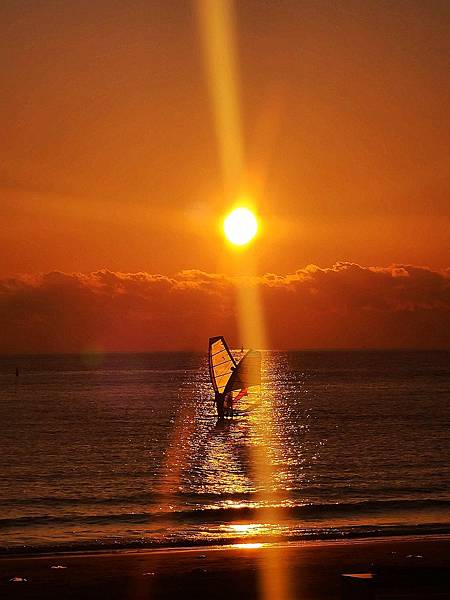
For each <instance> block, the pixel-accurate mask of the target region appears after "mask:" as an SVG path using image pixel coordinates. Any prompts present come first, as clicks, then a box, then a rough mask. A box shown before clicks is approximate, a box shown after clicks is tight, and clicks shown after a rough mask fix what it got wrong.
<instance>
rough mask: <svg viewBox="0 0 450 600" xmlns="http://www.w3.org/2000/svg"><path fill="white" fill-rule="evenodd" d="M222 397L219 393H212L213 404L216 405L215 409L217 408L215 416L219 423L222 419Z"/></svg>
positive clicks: (223, 399)
mask: <svg viewBox="0 0 450 600" xmlns="http://www.w3.org/2000/svg"><path fill="white" fill-rule="evenodd" d="M224 401H225V398H224V395H223V394H221V393H220V392H214V402H215V404H216V408H217V416H218V417H219V421H223V419H224V414H225V413H224V408H223V405H224Z"/></svg>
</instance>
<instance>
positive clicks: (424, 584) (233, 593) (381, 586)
mask: <svg viewBox="0 0 450 600" xmlns="http://www.w3.org/2000/svg"><path fill="white" fill-rule="evenodd" d="M275 557H277V558H278V559H280V558H281V561H280V562H281V565H282V568H283V570H284V573H285V575H286V576H287V578H288V581H289V582H290V589H291V597H292V598H296V599H302V600H312V599H322V600H323V599H330V600H331V599H338V598H340V597H341V574H342V573H366V572H372V573H375V574H376V587H375V598H411V599H412V598H414V599H415V600H417V599H419V598H420V599H424V600H425V599H426V600H429V599H430V600H432V599H438V598H439V599H440V600H442V599H444V598H448V599H450V536H439V537H430V536H426V537H425V536H424V537H415V538H383V539H374V540H367V539H366V540H352V541H335V542H334V541H327V542H304V543H288V544H283V545H278V546H273V545H267V546H263V547H259V548H247V547H239V546H232V547H204V548H180V549H167V550H139V551H117V552H97V553H76V554H56V555H45V556H44V555H41V556H14V557H13V556H9V557H2V558H0V598H2V600H3V599H5V600H6V599H7V600H9V599H11V600H15V599H16V598H17V599H30V598H33V599H38V600H41V599H42V600H44V599H45V600H65V599H69V600H72V599H73V600H75V599H77V600H91V599H92V600H94V599H95V600H99V599H101V598H108V599H111V600H118V599H139V600H140V599H144V598H151V599H155V598H158V599H159V598H161V599H175V598H177V599H178V598H183V599H187V598H193V599H196V600H202V599H205V600H206V599H208V600H211V598H213V599H219V600H221V599H227V600H230V599H232V600H237V599H240V598H263V597H264V596H263V595H262V593H261V587H262V579H263V578H262V573H263V571H264V570H266V576H268V577H269V578H270V577H271V573H270V565H271V564H273V563H275V562H277V561H276V560H274V561H272V558H275ZM52 567H65V568H52ZM267 569H269V571H267ZM15 577H18V578H25V579H26V580H27V581H23V582H12V581H10V580H11V579H13V578H15Z"/></svg>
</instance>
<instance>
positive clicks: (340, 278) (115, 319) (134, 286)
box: [0, 262, 450, 353]
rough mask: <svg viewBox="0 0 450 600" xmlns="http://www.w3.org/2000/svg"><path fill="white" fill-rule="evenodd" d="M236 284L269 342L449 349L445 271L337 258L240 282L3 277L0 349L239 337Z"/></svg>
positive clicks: (222, 278)
mask: <svg viewBox="0 0 450 600" xmlns="http://www.w3.org/2000/svg"><path fill="white" fill-rule="evenodd" d="M239 286H240V287H241V290H242V289H244V290H245V289H249V288H251V289H252V297H254V296H256V297H259V298H260V302H261V306H262V313H263V315H264V319H265V325H266V333H267V340H268V345H269V346H270V347H273V348H353V347H382V348H405V347H409V348H442V347H449V346H450V341H449V340H450V336H449V331H450V270H441V271H435V270H432V269H429V268H425V267H417V266H411V265H394V266H390V267H386V268H385V267H363V266H361V265H358V264H355V263H349V262H341V263H337V264H335V265H334V266H333V267H330V268H320V267H317V266H315V265H309V266H307V267H306V268H304V269H300V270H298V271H296V272H295V273H290V274H286V275H277V274H266V275H264V276H262V277H249V278H245V279H238V278H233V277H228V276H226V275H221V274H211V273H204V272H202V271H197V270H189V271H182V272H181V273H179V274H178V275H177V276H176V277H168V276H165V275H155V274H149V273H114V272H111V271H107V270H101V271H97V272H94V273H90V274H82V273H62V272H52V273H46V274H41V275H29V276H22V277H17V278H9V279H3V280H0V331H1V334H0V352H1V353H16V352H17V353H20V352H30V353H31V352H84V351H88V350H90V349H101V350H134V351H141V350H142V351H145V350H175V349H179V350H188V349H204V348H205V345H206V343H207V338H208V337H209V336H210V335H216V334H220V333H223V334H225V335H226V336H227V337H228V338H230V339H231V341H232V343H235V344H240V343H241V340H240V337H239V331H238V320H237V314H238V307H237V304H236V303H237V301H238V298H239V297H242V292H241V295H239V294H238V293H237V292H238V287H239ZM255 291H256V294H255ZM244 293H245V291H244ZM244 343H246V341H245V340H244Z"/></svg>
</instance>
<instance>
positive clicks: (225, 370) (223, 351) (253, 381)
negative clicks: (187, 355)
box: [209, 336, 261, 400]
mask: <svg viewBox="0 0 450 600" xmlns="http://www.w3.org/2000/svg"><path fill="white" fill-rule="evenodd" d="M209 373H210V376H211V381H212V384H213V387H214V391H215V392H219V393H220V394H228V393H229V392H235V391H237V392H239V393H238V394H237V396H236V398H235V400H236V399H239V398H240V397H242V396H244V395H245V394H246V393H247V390H248V388H249V387H251V386H254V385H261V353H260V352H257V351H256V350H249V351H248V352H247V353H246V354H245V355H244V356H243V358H242V359H241V360H240V361H239V363H236V361H235V359H234V358H233V355H232V354H231V352H230V349H229V348H228V345H227V343H226V341H225V338H224V337H222V336H216V337H212V338H210V339H209Z"/></svg>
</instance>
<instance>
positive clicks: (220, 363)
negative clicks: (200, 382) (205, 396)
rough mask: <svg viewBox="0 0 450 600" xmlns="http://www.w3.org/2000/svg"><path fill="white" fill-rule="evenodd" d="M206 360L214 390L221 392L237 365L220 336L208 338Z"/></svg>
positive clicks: (223, 390)
mask: <svg viewBox="0 0 450 600" xmlns="http://www.w3.org/2000/svg"><path fill="white" fill-rule="evenodd" d="M208 361H209V374H210V376H211V382H212V384H213V388H214V391H215V392H219V393H220V394H223V393H224V392H225V388H226V386H227V384H228V382H229V380H230V377H231V375H232V374H233V373H234V372H235V370H236V366H237V365H236V361H235V360H234V358H233V356H232V354H231V352H230V350H229V348H228V345H227V343H226V341H225V339H224V338H223V337H222V336H216V337H212V338H209V353H208ZM227 391H228V390H227Z"/></svg>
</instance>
